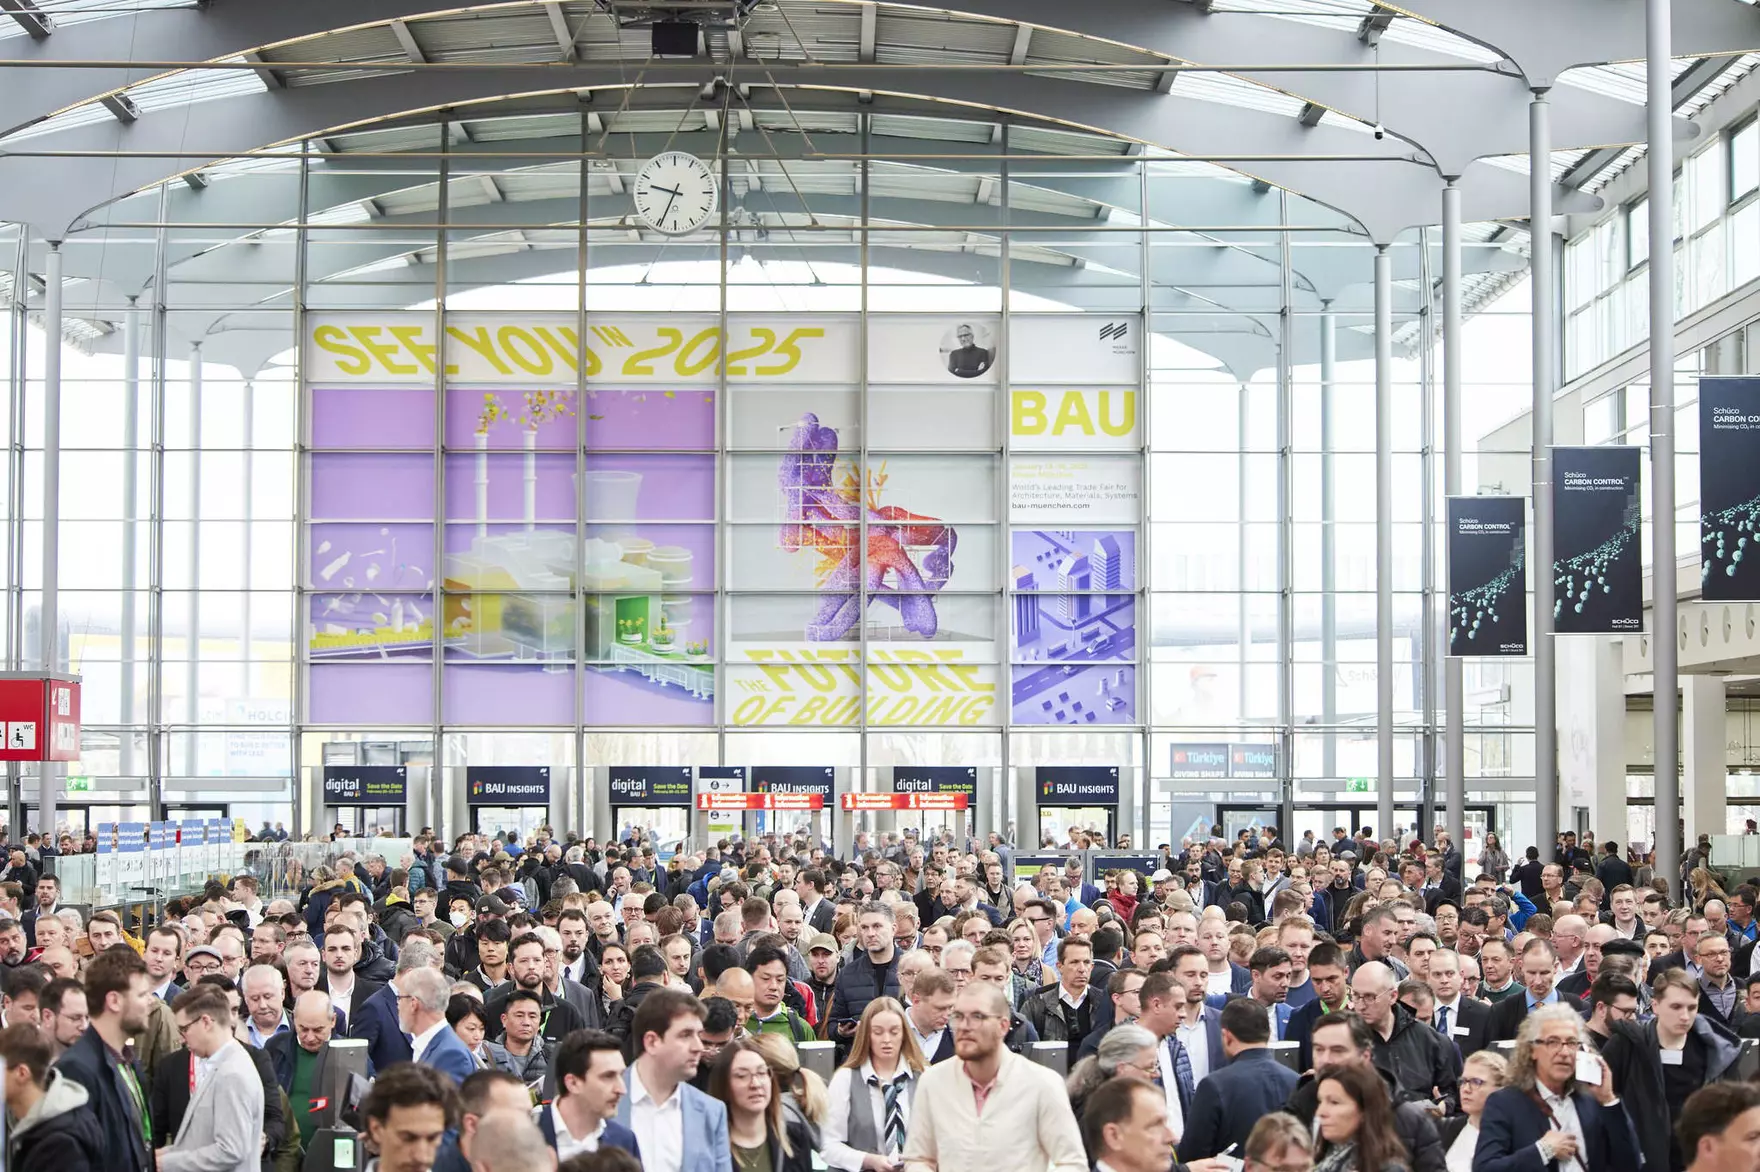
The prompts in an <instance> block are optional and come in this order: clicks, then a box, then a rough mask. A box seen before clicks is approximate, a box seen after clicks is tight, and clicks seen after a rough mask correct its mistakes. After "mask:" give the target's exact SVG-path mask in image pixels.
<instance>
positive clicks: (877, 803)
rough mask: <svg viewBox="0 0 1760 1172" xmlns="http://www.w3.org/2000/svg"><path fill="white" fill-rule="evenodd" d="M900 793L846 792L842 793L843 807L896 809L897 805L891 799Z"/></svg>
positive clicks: (854, 808) (853, 808)
mask: <svg viewBox="0 0 1760 1172" xmlns="http://www.w3.org/2000/svg"><path fill="white" fill-rule="evenodd" d="M901 796H903V795H901V794H873V793H858V794H850V793H846V794H844V795H842V799H841V800H842V803H843V808H844V809H846V810H896V809H898V806H897V805H896V804H895V803H894V801H893V799H894V798H898V797H901Z"/></svg>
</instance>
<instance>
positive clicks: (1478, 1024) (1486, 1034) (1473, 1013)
mask: <svg viewBox="0 0 1760 1172" xmlns="http://www.w3.org/2000/svg"><path fill="white" fill-rule="evenodd" d="M1450 1017H1451V1019H1456V1020H1450V1021H1449V1023H1448V1033H1447V1034H1446V1035H1444V1036H1445V1037H1447V1038H1448V1040H1449V1041H1451V1042H1453V1043H1454V1045H1455V1049H1456V1050H1459V1051H1460V1055H1461V1061H1463V1062H1465V1061H1466V1060H1467V1059H1468V1058H1471V1057H1472V1056H1473V1055H1475V1054H1477V1053H1478V1052H1479V1051H1481V1050H1483V1049H1484V1048H1485V1047H1487V1046H1489V1045H1490V1044H1491V1005H1490V1004H1489V1003H1488V1002H1485V1001H1480V1000H1478V999H1476V998H1473V997H1467V996H1464V995H1463V996H1462V997H1461V999H1460V1002H1459V1011H1458V1014H1451V1015H1450ZM1463 1030H1464V1031H1466V1032H1465V1033H1463V1032H1461V1031H1463ZM1438 1032H1441V1031H1438ZM1303 1069H1304V1070H1305V1069H1307V1068H1306V1067H1303Z"/></svg>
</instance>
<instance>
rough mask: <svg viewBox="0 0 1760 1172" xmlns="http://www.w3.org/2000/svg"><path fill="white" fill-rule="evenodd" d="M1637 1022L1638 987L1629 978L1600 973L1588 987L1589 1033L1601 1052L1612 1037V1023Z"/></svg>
mask: <svg viewBox="0 0 1760 1172" xmlns="http://www.w3.org/2000/svg"><path fill="white" fill-rule="evenodd" d="M1637 1020H1638V985H1637V982H1636V981H1633V980H1632V979H1631V978H1630V977H1625V976H1620V975H1619V974H1617V973H1604V974H1602V975H1601V976H1599V977H1596V978H1595V983H1594V984H1593V985H1591V986H1590V987H1589V1034H1590V1039H1591V1041H1593V1042H1594V1043H1595V1048H1596V1049H1597V1050H1601V1051H1603V1052H1605V1051H1606V1049H1607V1042H1608V1039H1610V1038H1612V1037H1613V1023H1614V1022H1620V1021H1637Z"/></svg>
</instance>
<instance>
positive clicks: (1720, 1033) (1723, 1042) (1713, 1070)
mask: <svg viewBox="0 0 1760 1172" xmlns="http://www.w3.org/2000/svg"><path fill="white" fill-rule="evenodd" d="M1607 1024H1608V1026H1609V1028H1610V1029H1611V1032H1612V1036H1611V1037H1609V1038H1608V1040H1607V1042H1606V1043H1605V1044H1604V1045H1603V1046H1602V1047H1601V1056H1602V1057H1603V1058H1605V1059H1607V1065H1608V1067H1609V1068H1611V1069H1612V1071H1613V1091H1614V1093H1615V1094H1617V1095H1618V1096H1619V1097H1620V1101H1621V1102H1623V1103H1629V1104H1632V1107H1633V1108H1636V1109H1628V1110H1627V1111H1626V1118H1628V1119H1630V1120H1631V1122H1632V1129H1633V1130H1634V1131H1635V1132H1636V1133H1637V1136H1638V1147H1639V1148H1640V1149H1641V1150H1642V1151H1643V1153H1644V1166H1645V1167H1646V1168H1649V1169H1651V1170H1652V1172H1663V1170H1664V1169H1667V1168H1671V1167H1680V1166H1682V1163H1683V1161H1681V1160H1678V1159H1674V1158H1672V1156H1671V1154H1670V1149H1671V1148H1672V1147H1673V1146H1674V1144H1675V1143H1676V1140H1675V1138H1674V1123H1675V1121H1674V1120H1673V1119H1671V1118H1669V1114H1668V1110H1667V1107H1666V1104H1667V1102H1668V1099H1667V1091H1666V1089H1665V1088H1664V1086H1663V1080H1662V1047H1661V1044H1660V1043H1659V1042H1658V1041H1657V1038H1656V1022H1655V1021H1654V1020H1652V1021H1647V1022H1644V1023H1642V1024H1640V1023H1638V1022H1629V1021H1610V1022H1608V1023H1607ZM1693 1036H1694V1037H1696V1038H1698V1039H1699V1042H1700V1043H1701V1044H1702V1045H1703V1046H1704V1048H1705V1081H1706V1082H1707V1083H1713V1082H1720V1081H1722V1080H1724V1079H1733V1078H1738V1077H1739V1075H1738V1074H1737V1072H1736V1060H1737V1058H1739V1057H1740V1056H1741V1052H1742V1050H1741V1044H1740V1043H1739V1042H1738V1041H1737V1040H1736V1038H1735V1036H1734V1035H1732V1034H1731V1033H1730V1032H1729V1031H1728V1030H1727V1029H1725V1028H1724V1027H1723V1026H1722V1025H1721V1024H1719V1023H1717V1022H1714V1021H1712V1020H1711V1019H1710V1018H1708V1017H1706V1016H1705V1015H1704V1014H1700V1015H1699V1016H1698V1017H1697V1018H1695V1019H1694V1020H1693Z"/></svg>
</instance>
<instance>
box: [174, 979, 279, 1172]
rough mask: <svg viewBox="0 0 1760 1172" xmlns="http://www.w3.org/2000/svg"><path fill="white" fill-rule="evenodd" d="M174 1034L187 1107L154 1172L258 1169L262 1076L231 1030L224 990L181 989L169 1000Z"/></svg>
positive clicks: (253, 1171) (248, 1171)
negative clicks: (183, 1064)
mask: <svg viewBox="0 0 1760 1172" xmlns="http://www.w3.org/2000/svg"><path fill="white" fill-rule="evenodd" d="M171 1009H172V1012H173V1013H175V1014H176V1015H177V1033H178V1036H179V1037H181V1038H182V1039H183V1044H184V1045H185V1046H187V1047H189V1052H190V1071H189V1077H190V1082H191V1086H192V1090H191V1091H190V1099H189V1107H188V1109H186V1110H185V1111H184V1113H183V1121H182V1123H181V1124H179V1126H178V1128H177V1135H176V1137H175V1138H174V1139H173V1140H172V1142H171V1145H170V1146H169V1147H167V1148H165V1149H164V1150H163V1151H161V1152H160V1153H159V1155H158V1158H157V1164H158V1168H159V1172H214V1170H216V1169H219V1170H224V1172H260V1164H259V1158H260V1153H261V1151H262V1137H263V1103H264V1099H263V1081H262V1079H261V1078H260V1077H259V1076H258V1074H257V1069H256V1064H255V1063H253V1062H252V1061H251V1059H250V1056H249V1055H248V1054H246V1053H245V1049H244V1047H243V1046H242V1045H240V1044H239V1042H238V1039H237V1038H235V1037H234V1036H233V1034H232V1009H231V1007H230V1006H229V1005H228V1004H227V1002H226V995H225V994H224V993H222V992H221V991H220V990H219V989H216V988H214V987H213V986H211V985H202V986H197V987H196V988H193V989H189V990H187V991H186V992H183V993H180V994H179V995H178V997H177V1000H176V1001H175V1002H174V1003H173V1004H172V1007H171Z"/></svg>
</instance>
